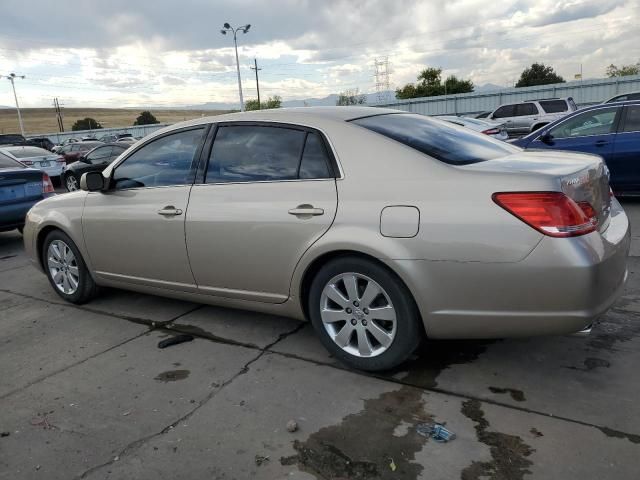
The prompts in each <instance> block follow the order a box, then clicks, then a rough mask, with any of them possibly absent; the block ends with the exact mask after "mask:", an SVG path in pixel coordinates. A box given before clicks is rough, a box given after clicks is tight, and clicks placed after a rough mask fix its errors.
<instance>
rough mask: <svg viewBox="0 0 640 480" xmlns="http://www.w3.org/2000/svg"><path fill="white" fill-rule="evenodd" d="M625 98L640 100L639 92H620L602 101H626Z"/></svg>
mask: <svg viewBox="0 0 640 480" xmlns="http://www.w3.org/2000/svg"><path fill="white" fill-rule="evenodd" d="M627 100H640V92H628V93H621V94H620V95H616V96H615V97H611V98H610V99H609V100H605V101H604V102H602V103H615V102H626V101H627Z"/></svg>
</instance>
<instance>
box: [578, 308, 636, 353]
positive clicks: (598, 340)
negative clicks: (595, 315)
mask: <svg viewBox="0 0 640 480" xmlns="http://www.w3.org/2000/svg"><path fill="white" fill-rule="evenodd" d="M622 301H623V300H621V301H620V302H618V304H617V305H616V306H615V307H614V308H613V310H612V311H610V312H608V313H607V314H606V315H605V316H604V317H603V318H602V319H601V320H599V321H598V323H596V325H595V327H594V329H593V331H592V332H591V335H589V341H588V345H589V347H590V349H592V350H604V351H607V352H612V353H613V352H616V351H617V348H616V346H617V344H618V343H624V342H628V341H630V340H633V339H634V338H636V337H638V336H640V321H639V320H640V314H638V313H634V312H629V311H622V312H620V311H619V310H620V308H621V307H620V303H621V302H622Z"/></svg>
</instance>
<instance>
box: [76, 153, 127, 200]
mask: <svg viewBox="0 0 640 480" xmlns="http://www.w3.org/2000/svg"><path fill="white" fill-rule="evenodd" d="M127 148H129V145H126V144H122V143H108V144H106V145H100V146H98V147H96V148H94V149H93V150H91V151H89V152H87V153H85V154H82V155H81V156H80V157H78V161H76V162H73V163H71V164H70V165H67V168H66V170H65V172H64V186H65V187H66V188H67V190H68V191H69V192H73V191H75V190H78V188H79V187H80V178H81V177H82V174H83V173H86V172H101V171H102V170H104V169H105V168H106V167H107V166H108V165H109V164H111V162H113V161H114V160H115V159H116V158H118V157H119V156H120V154H121V153H122V152H124V151H125V150H126V149H127Z"/></svg>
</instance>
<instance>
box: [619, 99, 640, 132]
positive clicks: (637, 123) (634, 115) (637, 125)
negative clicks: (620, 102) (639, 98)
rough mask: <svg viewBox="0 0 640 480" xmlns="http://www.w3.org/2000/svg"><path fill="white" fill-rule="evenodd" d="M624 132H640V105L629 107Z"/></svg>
mask: <svg viewBox="0 0 640 480" xmlns="http://www.w3.org/2000/svg"><path fill="white" fill-rule="evenodd" d="M623 132H640V105H629V106H628V107H627V116H626V118H625V120H624V129H623Z"/></svg>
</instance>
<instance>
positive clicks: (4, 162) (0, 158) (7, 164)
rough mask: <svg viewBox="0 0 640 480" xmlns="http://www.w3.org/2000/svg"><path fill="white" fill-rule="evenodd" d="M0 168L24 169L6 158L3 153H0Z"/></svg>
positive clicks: (19, 164)
mask: <svg viewBox="0 0 640 480" xmlns="http://www.w3.org/2000/svg"><path fill="white" fill-rule="evenodd" d="M0 168H25V167H24V165H22V164H21V163H19V162H16V161H15V160H13V159H12V158H9V157H7V156H6V155H5V154H4V153H0Z"/></svg>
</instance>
